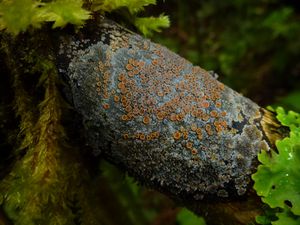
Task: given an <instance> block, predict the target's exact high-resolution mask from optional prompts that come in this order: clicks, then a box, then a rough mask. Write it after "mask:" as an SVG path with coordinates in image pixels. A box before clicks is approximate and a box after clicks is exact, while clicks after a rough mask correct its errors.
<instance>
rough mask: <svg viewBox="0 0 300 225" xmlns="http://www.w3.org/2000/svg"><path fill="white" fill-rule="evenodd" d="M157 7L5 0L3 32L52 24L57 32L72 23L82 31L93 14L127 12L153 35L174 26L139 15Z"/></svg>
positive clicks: (119, 0) (0, 5)
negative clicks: (116, 11) (154, 32)
mask: <svg viewBox="0 0 300 225" xmlns="http://www.w3.org/2000/svg"><path fill="white" fill-rule="evenodd" d="M155 3H156V1H155V0H143V1H140V0H113V1H110V0H104V1H103V0H91V1H83V0H56V1H45V2H44V1H38V0H3V1H2V2H0V30H6V31H7V32H9V33H12V34H14V35H17V34H19V33H20V32H24V31H26V30H27V29H28V28H30V27H33V28H40V27H41V26H42V24H43V23H45V22H52V23H53V25H52V27H53V28H56V27H65V26H66V25H67V24H68V23H70V24H73V25H77V26H79V27H81V26H82V25H83V24H84V23H85V22H86V20H88V19H91V15H92V13H93V12H97V11H99V12H100V13H102V14H104V13H105V12H109V13H110V12H112V11H115V10H118V9H120V8H126V9H127V10H128V11H129V13H130V20H131V21H132V23H133V24H134V25H136V27H137V28H138V29H139V30H140V31H141V32H142V33H143V34H144V35H150V34H152V32H153V31H156V32H158V31H160V29H161V28H166V27H168V26H169V24H170V22H169V19H168V17H167V16H163V15H161V16H159V17H157V18H156V17H139V16H138V15H137V14H138V13H139V12H141V11H143V10H144V7H145V6H147V5H150V4H155ZM84 6H85V7H84Z"/></svg>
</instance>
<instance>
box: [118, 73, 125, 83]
mask: <svg viewBox="0 0 300 225" xmlns="http://www.w3.org/2000/svg"><path fill="white" fill-rule="evenodd" d="M118 80H119V81H124V80H125V75H124V74H123V73H120V75H119V77H118Z"/></svg>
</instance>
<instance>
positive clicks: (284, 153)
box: [252, 108, 300, 225]
mask: <svg viewBox="0 0 300 225" xmlns="http://www.w3.org/2000/svg"><path fill="white" fill-rule="evenodd" d="M276 112H277V114H278V115H277V119H278V120H279V121H280V122H281V123H282V124H283V125H285V126H288V127H289V128H290V130H291V131H290V137H287V138H284V139H283V140H279V141H277V142H276V147H277V150H278V153H276V152H275V151H271V152H266V151H262V152H261V153H260V154H259V155H258V160H259V161H260V162H261V163H262V165H260V166H258V169H257V172H256V173H255V174H254V175H252V179H253V180H254V181H255V184H254V189H255V190H256V192H257V194H258V195H259V196H262V201H263V202H265V203H266V204H268V205H269V206H270V207H271V208H281V209H288V210H289V211H290V213H289V214H288V213H286V211H284V212H282V213H280V212H279V213H276V216H277V217H278V220H277V221H276V222H273V223H272V224H277V225H279V224H280V225H281V224H296V223H292V221H293V220H294V219H295V218H296V221H298V217H299V216H300V115H299V114H298V113H296V112H293V111H289V112H288V113H285V111H284V109H283V108H277V109H276ZM288 215H289V216H288ZM291 215H292V216H293V218H292V217H291ZM288 217H291V218H288ZM284 221H286V223H285V222H284ZM288 221H289V222H288ZM297 224H299V222H298V223H297Z"/></svg>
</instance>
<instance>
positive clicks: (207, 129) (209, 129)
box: [205, 124, 213, 136]
mask: <svg viewBox="0 0 300 225" xmlns="http://www.w3.org/2000/svg"><path fill="white" fill-rule="evenodd" d="M205 130H206V132H207V134H208V135H210V136H211V135H212V134H213V133H212V129H211V125H210V124H206V125H205Z"/></svg>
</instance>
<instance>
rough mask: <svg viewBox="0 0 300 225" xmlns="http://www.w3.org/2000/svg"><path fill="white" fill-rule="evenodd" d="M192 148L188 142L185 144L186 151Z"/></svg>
mask: <svg viewBox="0 0 300 225" xmlns="http://www.w3.org/2000/svg"><path fill="white" fill-rule="evenodd" d="M192 147H193V143H192V142H190V141H188V142H187V143H186V148H187V149H191V148H192Z"/></svg>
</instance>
